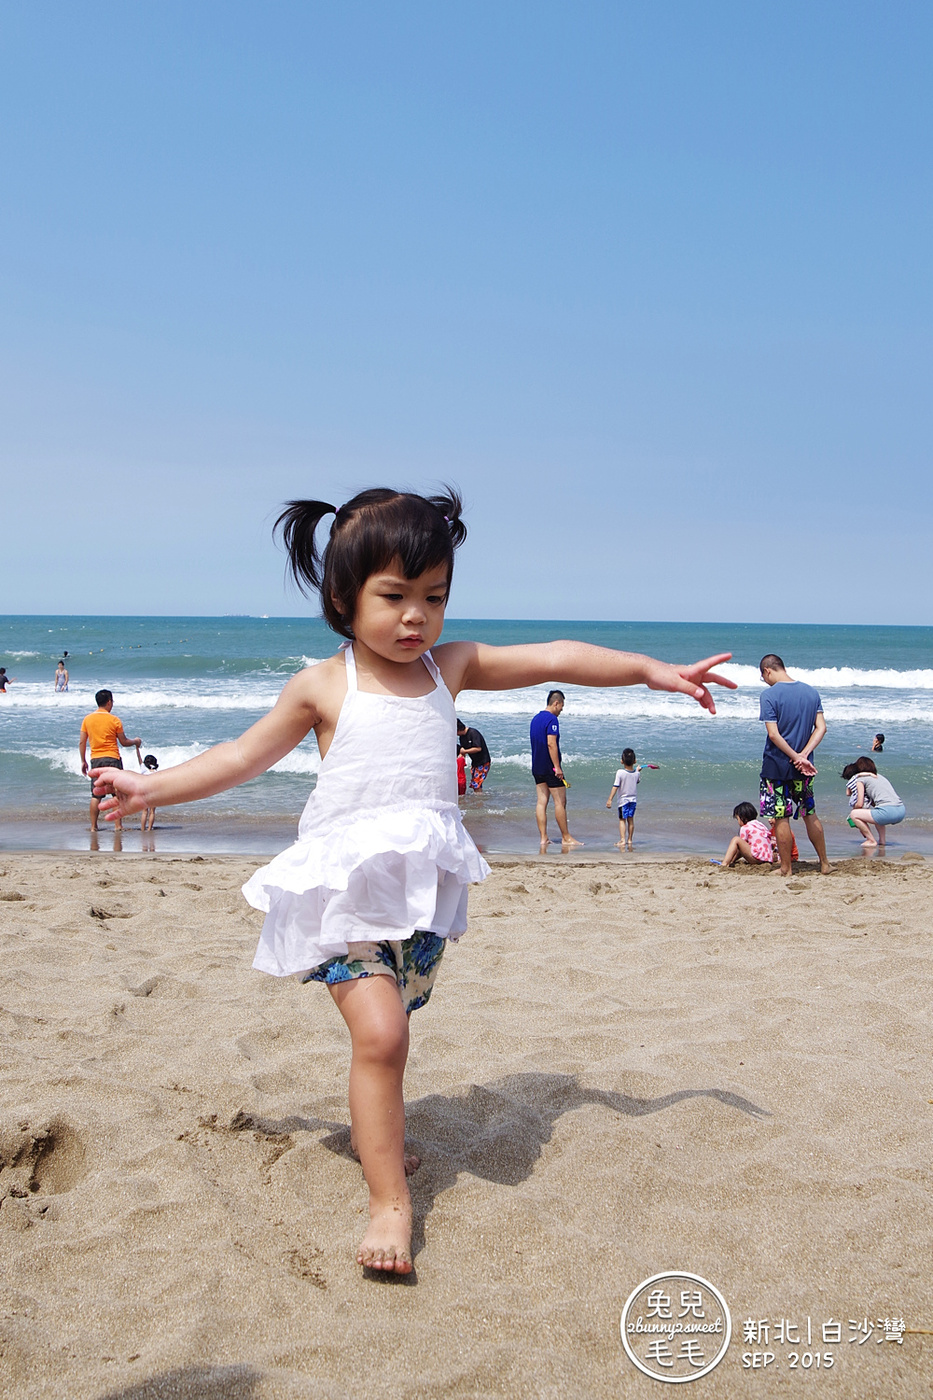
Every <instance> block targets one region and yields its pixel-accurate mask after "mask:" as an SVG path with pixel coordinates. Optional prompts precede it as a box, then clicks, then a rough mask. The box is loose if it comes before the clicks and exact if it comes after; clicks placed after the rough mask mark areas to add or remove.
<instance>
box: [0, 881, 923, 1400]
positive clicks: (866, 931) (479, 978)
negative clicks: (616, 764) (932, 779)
mask: <svg viewBox="0 0 933 1400" xmlns="http://www.w3.org/2000/svg"><path fill="white" fill-rule="evenodd" d="M255 864H256V862H253V861H247V860H243V859H238V858H237V859H233V858H211V859H199V858H196V859H194V860H191V859H185V858H175V859H167V858H160V857H135V858H134V857H126V856H123V857H115V856H113V855H98V856H91V855H84V856H82V855H67V856H55V855H25V856H20V855H17V856H9V857H2V856H0V898H2V902H0V940H2V953H3V964H2V991H0V1026H2V1033H3V1048H4V1063H5V1074H4V1079H3V1088H2V1099H0V1167H2V1171H0V1197H2V1205H0V1249H2V1261H3V1262H2V1273H0V1280H2V1282H0V1392H2V1394H3V1395H4V1396H11V1397H13V1396H15V1397H17V1400H19V1397H31V1396H37V1397H38V1396H42V1397H53V1396H54V1397H56V1398H58V1397H75V1400H84V1397H93V1400H104V1397H106V1398H107V1400H117V1397H120V1400H157V1397H158V1400H168V1397H195V1396H196V1397H210V1398H211V1400H219V1398H220V1397H224V1400H246V1397H252V1400H272V1397H276V1398H278V1397H282V1400H285V1397H289V1400H291V1398H292V1397H344V1396H353V1397H356V1396H362V1397H369V1396H373V1397H382V1396H386V1397H388V1396H400V1397H416V1396H424V1397H468V1396H469V1397H473V1396H476V1397H483V1396H508V1397H525V1396H529V1397H530V1396H554V1397H557V1396H560V1397H564V1396H581V1397H603V1396H605V1397H610V1396H612V1397H616V1396H620V1395H621V1396H636V1397H640V1396H645V1397H649V1396H657V1395H658V1394H664V1393H665V1391H664V1390H663V1389H661V1388H660V1386H659V1384H658V1382H656V1381H654V1380H650V1379H648V1378H646V1377H643V1376H642V1375H641V1374H640V1373H639V1372H638V1371H637V1370H636V1369H635V1368H634V1367H633V1365H632V1363H631V1362H630V1361H629V1360H628V1358H627V1357H626V1355H625V1353H624V1351H623V1349H622V1345H621V1342H620V1337H619V1317H620V1312H621V1308H622V1305H623V1303H624V1301H625V1299H626V1297H627V1295H628V1294H629V1293H630V1291H631V1290H632V1289H633V1288H634V1287H635V1286H636V1285H637V1284H638V1283H640V1282H641V1281H642V1280H644V1279H646V1278H647V1277H649V1276H650V1275H652V1274H655V1273H657V1272H659V1271H661V1270H665V1269H686V1270H689V1271H691V1272H694V1273H697V1274H700V1275H702V1276H704V1277H705V1278H707V1279H709V1280H710V1281H711V1282H712V1283H714V1284H715V1285H716V1286H717V1287H718V1288H719V1289H720V1290H721V1291H722V1293H723V1294H724V1296H725V1298H726V1301H727V1302H728V1304H729V1305H730V1307H731V1310H732V1316H733V1324H734V1333H733V1341H732V1344H731V1347H730V1348H729V1351H728V1353H727V1355H726V1356H725V1358H724V1359H723V1361H722V1362H721V1364H720V1365H719V1366H718V1367H717V1369H716V1370H714V1371H713V1372H711V1373H710V1374H709V1375H707V1376H705V1377H704V1378H703V1379H701V1380H699V1381H698V1382H697V1383H696V1384H695V1386H694V1387H692V1388H691V1390H690V1393H696V1394H698V1395H700V1394H702V1395H703V1396H706V1397H721V1396H722V1397H731V1396H745V1395H754V1396H763V1397H768V1396H774V1395H785V1394H788V1395H789V1394H791V1393H796V1392H797V1391H799V1390H800V1389H801V1387H803V1388H807V1389H808V1392H809V1393H810V1394H813V1395H814V1396H852V1397H856V1396H858V1397H866V1396H871V1397H888V1396H904V1397H911V1398H913V1397H924V1396H930V1395H933V1336H930V1335H924V1334H923V1332H922V1330H920V1329H933V1269H931V1244H930V1239H931V1222H933V1212H931V1190H930V1183H931V1174H930V1146H931V1124H933V1106H931V1100H933V1072H931V1065H930V1041H931V1037H930V987H931V977H930V974H931V933H930V919H929V910H930V896H931V893H933V868H931V867H930V866H929V865H927V864H925V863H924V862H922V861H917V862H912V861H910V860H909V859H906V860H900V861H892V862H891V863H890V864H888V865H883V864H880V863H878V862H864V863H856V862H852V863H850V864H848V865H845V866H843V867H841V868H840V869H839V871H838V873H837V874H835V875H834V876H832V877H828V878H820V877H819V876H816V875H815V874H813V873H811V872H810V871H809V869H807V868H806V867H801V870H800V873H799V874H798V875H797V876H796V877H795V878H794V879H792V880H790V881H788V882H784V881H781V880H779V879H778V878H777V877H776V876H773V875H770V874H768V873H766V872H759V871H752V870H744V871H738V872H723V871H718V870H715V869H714V868H713V867H711V866H709V865H704V864H702V863H701V862H699V861H683V860H681V861H674V862H668V863H663V864H662V863H656V864H628V865H626V861H625V857H623V856H620V857H618V858H615V859H613V860H606V861H603V862H601V863H593V862H588V863H585V862H584V863H581V862H579V861H575V860H572V859H567V860H566V861H565V860H564V858H562V857H560V856H548V857H546V858H544V859H543V860H532V861H526V862H518V861H513V862H502V863H500V864H499V865H498V866H497V868H496V869H495V871H494V873H493V876H492V878H491V879H490V880H489V881H488V882H487V884H486V885H485V886H484V887H483V888H481V889H479V890H477V891H476V892H475V893H474V896H473V902H472V924H471V928H470V931H469V933H468V934H467V935H466V936H465V937H464V939H463V940H462V942H461V943H460V945H459V946H457V947H454V948H451V949H450V950H449V952H448V954H447V957H446V959H445V962H444V965H443V967H442V970H441V975H440V979H439V982H438V987H437V990H436V993H435V996H434V999H433V1000H432V1002H431V1004H430V1005H429V1006H428V1007H427V1008H425V1009H424V1010H422V1011H420V1012H418V1013H416V1016H415V1018H414V1022H413V1030H414V1037H413V1054H412V1059H411V1064H410V1069H409V1074H408V1081H407V1099H408V1104H409V1135H410V1139H411V1142H412V1143H413V1144H415V1145H416V1147H417V1150H419V1151H420V1152H421V1153H422V1154H423V1157H424V1166H423V1167H422V1169H421V1171H420V1172H419V1173H418V1174H417V1175H416V1176H415V1178H414V1179H413V1188H414V1201H415V1211H416V1218H417V1230H416V1240H415V1244H416V1249H417V1257H416V1273H415V1274H414V1275H413V1276H412V1277H411V1278H410V1279H408V1280H394V1279H389V1280H385V1279H383V1280H370V1279H367V1278H364V1277H363V1276H362V1274H361V1271H360V1270H359V1268H358V1267H357V1266H356V1264H355V1263H354V1254H355V1246H356V1243H357V1241H358V1239H359V1237H360V1235H361V1233H362V1231H363V1228H364V1223H365V1211H366V1193H365V1188H364V1183H363V1180H362V1176H361V1173H360V1169H359V1167H358V1166H357V1165H356V1164H355V1163H354V1162H353V1161H352V1160H350V1159H349V1158H348V1157H347V1156H346V1155H344V1151H343V1149H344V1148H345V1145H346V1141H347V1132H346V1127H345V1125H346V1123H347V1107H346V1077H347V1058H348V1057H347V1038H346V1034H345V1031H344V1029H343V1027H342V1023H341V1022H340V1020H339V1018H338V1015H337V1013H336V1010H335V1009H334V1007H333V1005H332V1004H331V1001H330V998H329V997H328V995H327V993H326V991H325V990H324V989H323V988H322V987H320V986H310V987H302V986H300V985H298V984H297V983H295V982H293V981H290V980H276V979H274V978H271V977H265V976H262V975H260V974H258V973H254V972H252V971H251V969H250V961H251V958H252V953H253V949H254V946H255V942H256V936H257V932H258V916H257V915H256V914H255V913H254V912H253V911H252V910H250V909H249V908H248V907H247V906H246V904H245V903H244V901H243V900H242V898H241V897H240V894H239V887H240V884H241V883H242V881H243V879H244V878H245V877H246V875H247V874H248V873H250V871H251V870H252V868H253V867H254V865H255ZM808 1316H809V1318H810V1319H811V1327H812V1328H813V1329H814V1333H813V1336H814V1344H813V1346H812V1348H810V1349H808V1348H807V1347H806V1346H805V1345H804V1346H798V1347H794V1346H790V1345H785V1346H782V1345H780V1344H778V1345H776V1346H775V1345H774V1336H773V1325H774V1323H775V1322H777V1321H778V1320H779V1319H782V1318H786V1319H789V1320H790V1321H791V1322H792V1323H793V1322H796V1323H797V1325H798V1326H800V1327H801V1328H802V1329H805V1327H806V1319H807V1317H808ZM865 1317H867V1318H868V1319H870V1320H871V1321H873V1322H874V1320H875V1319H878V1318H884V1317H903V1318H904V1320H905V1322H906V1325H907V1327H908V1329H911V1330H910V1331H909V1332H908V1334H907V1336H906V1337H905V1339H904V1341H903V1344H902V1345H896V1344H894V1343H891V1342H881V1343H880V1344H879V1343H878V1342H877V1341H876V1338H877V1336H878V1335H879V1334H878V1331H877V1329H876V1330H875V1331H874V1332H873V1334H872V1336H871V1338H870V1340H869V1341H868V1342H867V1343H865V1344H864V1345H859V1344H858V1343H857V1342H850V1341H849V1340H848V1339H849V1336H850V1328H849V1319H853V1320H856V1319H858V1320H859V1321H861V1320H862V1319H863V1318H865ZM746 1318H754V1319H756V1320H757V1319H763V1320H768V1322H769V1324H770V1326H771V1328H772V1331H771V1334H770V1341H771V1346H770V1348H768V1347H765V1346H758V1347H754V1348H753V1347H751V1346H748V1345H746V1344H744V1343H743V1340H742V1330H743V1329H742V1324H743V1322H744V1321H745V1319H746ZM828 1319H834V1320H838V1321H841V1323H842V1331H841V1337H842V1340H841V1342H840V1343H838V1344H835V1345H833V1344H828V1345H825V1346H824V1345H822V1344H821V1341H820V1338H819V1327H820V1324H821V1323H822V1322H824V1321H826V1320H828ZM914 1329H916V1330H914ZM769 1349H770V1350H772V1351H773V1352H774V1353H775V1357H776V1359H775V1361H774V1362H772V1363H771V1364H770V1365H769V1366H768V1367H767V1368H766V1369H764V1370H762V1369H754V1370H751V1369H749V1370H746V1369H743V1365H742V1355H743V1352H746V1353H751V1352H752V1351H753V1350H758V1351H759V1352H763V1351H766V1350H769ZM808 1350H810V1351H817V1350H818V1351H819V1352H820V1353H821V1355H822V1354H823V1353H830V1354H831V1355H833V1357H834V1361H835V1364H834V1365H833V1367H832V1369H831V1370H828V1371H827V1370H825V1369H822V1366H821V1369H820V1370H819V1371H817V1370H816V1369H815V1368H814V1369H811V1370H809V1371H807V1372H804V1371H803V1370H802V1369H801V1364H802V1363H798V1367H797V1368H796V1369H792V1368H791V1366H792V1363H791V1362H790V1361H789V1359H788V1358H789V1356H790V1354H791V1353H792V1352H796V1353H798V1354H799V1355H801V1356H802V1355H803V1353H805V1352H807V1351H808Z"/></svg>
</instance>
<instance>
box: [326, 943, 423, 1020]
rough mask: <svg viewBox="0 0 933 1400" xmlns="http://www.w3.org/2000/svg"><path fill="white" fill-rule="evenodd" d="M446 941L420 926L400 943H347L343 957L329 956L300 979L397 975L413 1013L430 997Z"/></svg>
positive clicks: (342, 979)
mask: <svg viewBox="0 0 933 1400" xmlns="http://www.w3.org/2000/svg"><path fill="white" fill-rule="evenodd" d="M446 942H447V940H446V938H439V937H438V935H437V934H436V933H428V932H427V931H426V930H424V929H417V930H416V931H415V933H414V934H413V935H412V937H411V938H405V939H402V940H401V941H400V942H399V941H396V940H395V939H388V940H386V941H385V942H380V943H348V944H347V951H346V953H345V954H344V956H343V957H338V958H329V959H328V961H327V962H325V963H321V965H320V967H316V968H314V969H313V970H312V971H311V972H309V973H307V975H306V976H305V977H303V978H302V979H301V980H302V981H303V982H325V983H326V984H327V985H328V986H334V985H335V984H336V983H338V982H353V981H356V979H357V978H360V977H385V976H386V975H388V976H391V977H394V978H395V985H396V986H397V987H398V990H399V995H400V996H401V998H402V1006H403V1007H404V1008H405V1014H406V1015H407V1016H410V1015H411V1013H412V1012H413V1011H417V1010H418V1008H419V1007H421V1006H424V1005H426V1003H427V1002H428V1001H429V999H430V996H431V992H432V991H433V989H434V981H435V979H436V977H437V969H438V967H439V966H440V961H441V958H442V957H443V956H444V945H445V943H446Z"/></svg>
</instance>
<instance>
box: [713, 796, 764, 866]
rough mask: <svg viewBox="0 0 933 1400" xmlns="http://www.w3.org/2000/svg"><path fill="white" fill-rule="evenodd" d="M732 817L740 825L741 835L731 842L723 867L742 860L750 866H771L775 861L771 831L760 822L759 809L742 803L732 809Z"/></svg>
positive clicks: (723, 859) (723, 860)
mask: <svg viewBox="0 0 933 1400" xmlns="http://www.w3.org/2000/svg"><path fill="white" fill-rule="evenodd" d="M732 815H733V817H735V820H736V821H737V822H738V824H739V834H738V836H733V838H732V840H731V841H730V842H729V846H728V849H727V850H726V854H725V855H724V856H723V858H722V864H723V866H724V867H725V866H727V865H735V863H736V861H737V860H740V859H741V860H747V861H748V863H749V865H770V864H771V862H772V861H773V860H774V848H773V846H772V844H771V831H770V828H769V827H767V826H765V824H764V822H763V821H761V820H759V817H758V811H757V809H756V808H755V807H753V806H752V804H751V803H750V802H740V803H739V805H738V806H737V807H734V808H733V809H732Z"/></svg>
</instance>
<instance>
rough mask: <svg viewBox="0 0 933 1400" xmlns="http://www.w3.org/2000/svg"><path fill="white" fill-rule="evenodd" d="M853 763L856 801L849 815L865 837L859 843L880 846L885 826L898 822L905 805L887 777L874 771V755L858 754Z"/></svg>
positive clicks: (884, 836) (905, 809) (895, 824)
mask: <svg viewBox="0 0 933 1400" xmlns="http://www.w3.org/2000/svg"><path fill="white" fill-rule="evenodd" d="M855 767H856V795H857V797H858V801H857V802H856V804H855V806H854V807H853V808H852V810H851V812H850V813H849V815H850V817H851V818H852V820H853V821H854V822H855V825H856V826H857V827H858V829H859V831H860V832H861V833H862V835H863V836H864V837H865V840H864V841H863V842H862V845H863V846H878V847H880V848H881V849H882V850H884V847H885V839H886V828H887V827H889V826H897V824H898V822H902V821H903V820H904V818H905V817H906V815H907V808H906V807H905V806H904V804H903V802H902V801H901V799H900V798H899V797H898V795H897V793H896V792H895V791H894V788H893V787H892V785H891V784H890V783H889V782H888V780H887V778H884V777H882V775H881V774H880V773H879V772H878V770H877V768H876V767H875V762H874V759H871V758H860V759H858V760H857V761H856V764H855ZM869 823H871V824H872V825H873V826H874V827H875V829H876V830H877V832H878V840H877V841H876V840H875V839H874V837H873V836H872V834H871V832H870V831H869V829H868V825H869Z"/></svg>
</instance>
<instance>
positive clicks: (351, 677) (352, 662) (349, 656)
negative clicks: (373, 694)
mask: <svg viewBox="0 0 933 1400" xmlns="http://www.w3.org/2000/svg"><path fill="white" fill-rule="evenodd" d="M340 647H341V650H342V652H343V659H344V663H345V665H346V668H347V690H348V691H353V690H356V689H357V685H356V658H355V657H354V655H353V643H352V642H341V644H340Z"/></svg>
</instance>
